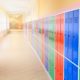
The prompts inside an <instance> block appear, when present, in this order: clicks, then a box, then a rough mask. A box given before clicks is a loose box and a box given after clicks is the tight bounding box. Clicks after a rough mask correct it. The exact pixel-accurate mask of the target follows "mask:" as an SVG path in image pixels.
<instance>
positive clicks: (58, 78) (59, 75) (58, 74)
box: [55, 14, 64, 80]
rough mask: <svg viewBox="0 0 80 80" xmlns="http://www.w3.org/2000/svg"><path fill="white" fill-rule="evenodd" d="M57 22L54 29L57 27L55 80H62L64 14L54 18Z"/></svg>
mask: <svg viewBox="0 0 80 80" xmlns="http://www.w3.org/2000/svg"><path fill="white" fill-rule="evenodd" d="M56 18H57V22H56V27H57V31H58V32H57V37H58V41H57V49H56V50H57V52H58V53H56V62H57V65H56V70H57V71H56V72H55V73H56V80H63V63H64V62H63V57H62V56H63V45H64V35H63V34H64V32H63V31H64V14H60V15H58V16H56Z"/></svg>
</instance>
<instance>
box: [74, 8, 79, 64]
mask: <svg viewBox="0 0 80 80" xmlns="http://www.w3.org/2000/svg"><path fill="white" fill-rule="evenodd" d="M73 20H74V26H73V32H74V34H73V62H74V63H75V64H77V65H78V44H79V43H78V38H79V10H75V11H74V19H73ZM75 43H76V44H75Z"/></svg>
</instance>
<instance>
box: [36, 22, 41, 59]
mask: <svg viewBox="0 0 80 80" xmlns="http://www.w3.org/2000/svg"><path fill="white" fill-rule="evenodd" d="M37 25H38V46H37V48H38V55H39V57H40V59H41V56H42V55H41V48H42V45H41V22H40V21H38V23H37Z"/></svg>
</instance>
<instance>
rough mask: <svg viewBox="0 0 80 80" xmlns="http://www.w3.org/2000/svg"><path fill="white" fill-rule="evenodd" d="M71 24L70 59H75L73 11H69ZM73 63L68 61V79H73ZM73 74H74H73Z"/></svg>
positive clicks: (69, 36)
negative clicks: (73, 49)
mask: <svg viewBox="0 0 80 80" xmlns="http://www.w3.org/2000/svg"><path fill="white" fill-rule="evenodd" d="M68 20H69V23H68V24H69V26H68V31H69V34H68V38H69V46H68V53H67V54H68V59H69V60H71V61H72V59H73V54H72V46H73V45H72V40H73V39H72V35H73V11H70V12H69V17H68ZM72 72H73V64H72V63H71V62H69V61H68V80H73V73H72ZM71 74H72V75H71Z"/></svg>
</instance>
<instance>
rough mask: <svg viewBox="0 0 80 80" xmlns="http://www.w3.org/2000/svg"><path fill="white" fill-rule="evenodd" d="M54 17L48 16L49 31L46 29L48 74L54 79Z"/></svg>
mask: <svg viewBox="0 0 80 80" xmlns="http://www.w3.org/2000/svg"><path fill="white" fill-rule="evenodd" d="M54 25H55V22H54V17H53V16H51V17H50V18H49V28H48V29H49V31H48V41H49V53H48V63H49V74H50V76H51V78H52V80H54Z"/></svg>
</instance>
